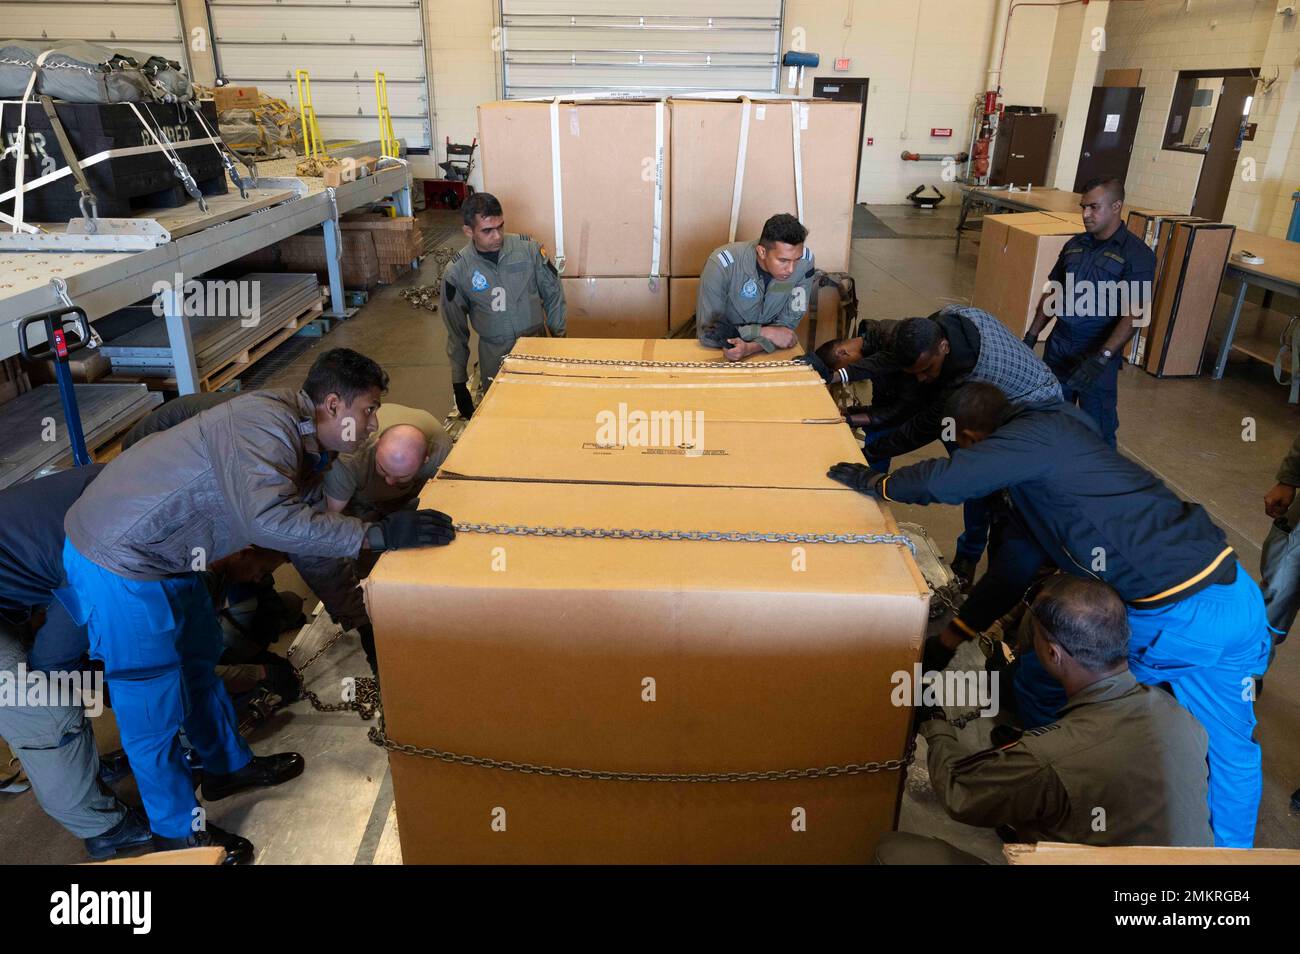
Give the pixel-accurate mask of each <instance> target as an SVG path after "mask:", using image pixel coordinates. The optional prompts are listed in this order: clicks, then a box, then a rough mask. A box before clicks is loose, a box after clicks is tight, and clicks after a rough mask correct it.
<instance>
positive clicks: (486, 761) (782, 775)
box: [366, 712, 916, 783]
mask: <svg viewBox="0 0 1300 954" xmlns="http://www.w3.org/2000/svg"><path fill="white" fill-rule="evenodd" d="M366 735H367V737H368V738H369V739H370V741H371V742H373V743H374V744H375V745H378V746H379V747H381V748H384V749H387V750H388V751H389V752H400V753H401V754H403V755H418V756H420V757H421V758H426V759H437V760H438V761H440V762H452V763H455V764H458V765H472V766H475V767H476V768H488V769H498V770H500V771H502V772H518V773H520V774H521V775H548V776H553V777H556V778H581V779H589V780H595V781H599V782H670V783H671V782H705V783H718V782H795V781H799V780H800V779H808V778H841V777H843V776H846V775H875V774H877V773H880V772H905V771H907V767H908V766H909V765H911V764H912V759H913V757H914V756H915V754H916V737H915V736H913V737H912V739H911V740H910V741H909V742H908V744H907V749H906V751H904V753H903V757H902V758H898V759H886V760H885V761H883V762H849V763H848V764H846V765H825V766H822V767H820V768H804V769H768V770H766V771H754V772H606V771H601V770H599V769H578V768H563V767H560V766H555V765H534V764H530V763H528V762H509V761H505V760H504V759H490V758H484V757H482V756H477V755H462V754H460V753H458V752H447V751H444V750H442V749H435V748H430V747H427V746H419V745H403V744H402V743H401V742H395V741H394V740H392V739H390V738H389V737H388V733H387V730H386V727H385V725H384V717H383V713H382V712H381V713H380V716H379V725H377V726H371V727H370V730H369V731H368V732H367V733H366Z"/></svg>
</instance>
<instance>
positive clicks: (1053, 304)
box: [1025, 179, 1156, 447]
mask: <svg viewBox="0 0 1300 954" xmlns="http://www.w3.org/2000/svg"><path fill="white" fill-rule="evenodd" d="M1079 208H1080V209H1082V210H1083V227H1084V229H1085V231H1084V232H1083V233H1082V234H1080V235H1076V236H1074V237H1073V238H1072V239H1070V241H1068V242H1066V243H1065V248H1063V249H1061V255H1060V257H1059V258H1058V259H1057V260H1056V265H1055V267H1054V268H1053V269H1052V271H1051V273H1050V274H1049V275H1048V280H1049V281H1050V282H1051V283H1052V284H1051V285H1050V286H1049V289H1048V291H1047V292H1046V293H1045V294H1044V295H1043V296H1042V298H1040V299H1039V302H1038V309H1037V311H1035V313H1034V320H1033V321H1032V322H1030V325H1029V329H1028V331H1027V333H1026V334H1025V344H1027V345H1029V346H1030V347H1031V348H1032V347H1033V346H1034V344H1035V343H1036V342H1037V341H1038V335H1039V334H1040V333H1041V332H1042V330H1043V328H1044V327H1046V325H1047V323H1048V321H1050V320H1051V319H1052V318H1055V319H1056V327H1055V328H1053V329H1052V333H1051V335H1050V336H1049V337H1048V339H1047V347H1046V349H1045V351H1044V352H1043V361H1044V362H1045V363H1046V364H1047V366H1048V367H1049V368H1051V369H1052V372H1053V373H1054V374H1055V375H1056V376H1057V378H1058V379H1060V382H1061V388H1062V390H1063V391H1064V392H1065V400H1066V402H1067V403H1070V404H1078V405H1079V408H1080V410H1082V411H1083V412H1084V413H1085V414H1087V415H1088V416H1089V417H1091V418H1092V419H1093V420H1094V421H1096V422H1097V426H1098V428H1100V429H1101V436H1102V438H1103V439H1104V440H1105V441H1106V443H1107V444H1109V445H1110V446H1111V447H1114V446H1115V432H1116V431H1117V430H1118V429H1119V414H1118V413H1117V410H1116V404H1117V399H1118V396H1119V366H1120V364H1121V362H1122V361H1123V358H1122V357H1121V356H1120V351H1121V350H1122V349H1123V348H1124V345H1125V344H1126V343H1127V342H1128V340H1129V339H1130V338H1132V337H1133V332H1134V330H1135V329H1136V328H1137V327H1139V326H1141V325H1144V324H1146V318H1145V317H1144V316H1146V315H1147V308H1148V306H1149V303H1150V301H1151V283H1152V282H1153V281H1154V279H1155V267H1156V257H1155V253H1153V252H1152V251H1151V249H1149V248H1147V246H1146V243H1144V242H1143V241H1142V240H1141V239H1139V238H1138V237H1137V236H1136V235H1134V234H1133V233H1132V232H1130V231H1129V230H1128V229H1127V228H1125V227H1124V219H1123V214H1122V213H1123V209H1124V185H1123V183H1121V182H1120V181H1119V180H1118V179H1092V180H1089V181H1088V182H1086V183H1084V186H1083V193H1082V195H1081V196H1080V197H1079Z"/></svg>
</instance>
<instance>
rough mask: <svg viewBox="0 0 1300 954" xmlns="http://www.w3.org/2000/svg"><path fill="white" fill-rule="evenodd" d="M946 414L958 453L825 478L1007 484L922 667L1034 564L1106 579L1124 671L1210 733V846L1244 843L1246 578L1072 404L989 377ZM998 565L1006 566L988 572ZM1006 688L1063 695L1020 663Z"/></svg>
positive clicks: (1250, 750)
mask: <svg viewBox="0 0 1300 954" xmlns="http://www.w3.org/2000/svg"><path fill="white" fill-rule="evenodd" d="M951 412H952V414H953V417H954V418H955V420H956V427H957V444H958V447H959V450H958V451H957V452H956V453H955V454H953V456H952V458H951V459H949V460H942V459H935V460H928V461H925V462H923V463H920V464H914V465H912V466H910V467H904V468H902V469H901V470H898V471H895V472H894V473H892V474H888V475H882V474H878V473H874V472H872V471H871V470H870V469H868V468H867V467H865V466H864V465H861V464H852V463H843V464H837V465H835V467H833V468H832V469H831V471H830V474H829V476H830V477H831V478H833V479H834V480H837V481H839V482H840V483H843V484H845V485H846V486H849V487H851V488H853V489H854V490H857V491H859V492H861V493H865V494H868V495H871V496H874V497H877V498H880V499H884V500H893V501H898V502H901V503H913V504H930V503H947V504H957V503H961V502H963V501H965V500H969V499H971V498H973V497H986V496H988V495H989V494H992V493H995V492H997V491H999V490H1005V491H1006V496H1007V498H1008V499H1009V501H1010V506H1011V508H1012V513H1011V526H1012V527H1013V530H1012V532H1009V533H1006V534H1004V535H1003V536H1002V538H1001V539H1000V540H999V541H998V542H997V546H996V549H995V550H994V551H992V552H991V555H990V571H989V573H988V574H986V576H985V577H984V578H982V579H981V580H980V583H979V584H977V585H976V587H975V590H973V591H972V593H971V597H970V601H968V604H967V606H970V607H971V608H970V609H967V606H963V607H962V610H961V611H960V612H959V613H958V616H957V618H956V619H954V621H953V623H952V624H950V625H949V627H948V628H947V629H945V630H944V631H943V632H942V633H940V634H939V635H938V636H936V637H933V640H934V641H932V642H928V643H927V645H926V661H925V666H926V668H927V669H942V668H944V667H945V666H946V665H947V664H948V663H949V662H950V661H951V659H952V655H953V653H954V652H955V650H956V648H957V646H958V645H959V644H960V642H961V641H962V640H963V639H967V638H970V637H971V636H973V635H975V634H976V633H978V632H979V630H980V629H982V628H984V626H986V625H987V624H988V623H991V622H992V621H993V619H995V618H997V617H998V616H1000V615H1002V614H1003V613H1005V612H1006V611H1008V610H1009V609H1011V608H1012V607H1013V606H1014V604H1015V602H1016V600H1018V599H1020V598H1021V596H1022V594H1023V593H1024V591H1025V589H1026V588H1027V587H1028V585H1029V583H1030V581H1031V579H1030V578H1031V577H1032V574H1033V573H1034V572H1035V571H1036V570H1037V569H1038V568H1039V567H1040V566H1041V565H1043V564H1045V563H1050V564H1054V565H1055V566H1056V567H1057V568H1059V569H1060V570H1062V571H1064V572H1066V573H1071V574H1074V575H1076V576H1091V577H1094V578H1096V579H1099V580H1102V581H1104V582H1106V583H1108V584H1110V585H1111V586H1112V587H1113V588H1114V589H1115V591H1116V592H1118V593H1119V595H1120V597H1121V598H1122V599H1123V600H1124V602H1125V604H1126V605H1127V607H1128V619H1129V628H1130V630H1131V640H1130V643H1129V667H1130V669H1131V670H1132V672H1133V674H1134V675H1135V676H1136V677H1137V679H1138V681H1140V682H1144V683H1147V684H1162V683H1163V684H1167V685H1169V687H1170V688H1171V689H1172V691H1173V693H1174V695H1175V697H1177V699H1178V701H1179V702H1181V703H1182V704H1183V705H1184V706H1186V707H1187V708H1188V709H1189V710H1190V711H1191V713H1192V714H1193V715H1194V716H1196V718H1197V719H1199V720H1200V722H1201V724H1202V725H1203V726H1204V727H1205V730H1206V732H1207V733H1208V735H1209V743H1210V744H1209V763H1210V795H1209V801H1210V823H1211V826H1212V827H1213V829H1214V838H1215V844H1216V845H1219V846H1222V847H1229V848H1249V847H1251V845H1252V843H1253V842H1254V836H1255V820H1256V815H1257V813H1258V810H1259V800H1260V796H1261V794H1262V790H1263V774H1262V770H1261V761H1260V751H1259V746H1258V744H1256V742H1255V741H1254V739H1253V738H1252V732H1253V730H1254V727H1255V709H1254V679H1253V677H1254V676H1255V675H1256V674H1257V673H1260V672H1263V670H1264V668H1265V667H1266V666H1267V664H1268V652H1269V646H1270V644H1271V640H1270V638H1269V633H1268V625H1267V621H1266V619H1265V615H1264V600H1263V597H1262V596H1261V595H1260V591H1259V587H1258V586H1256V585H1255V582H1254V580H1252V579H1251V578H1250V576H1249V575H1248V574H1247V573H1246V571H1245V569H1244V568H1243V567H1242V566H1241V564H1240V563H1239V562H1238V560H1237V558H1236V554H1235V553H1234V552H1233V550H1232V548H1231V547H1230V546H1228V545H1227V541H1226V539H1225V537H1224V535H1223V531H1222V530H1220V529H1219V528H1218V527H1217V526H1215V525H1214V523H1213V522H1211V520H1210V518H1209V516H1208V515H1207V514H1206V513H1205V511H1204V509H1203V508H1202V507H1200V506H1199V505H1196V504H1189V503H1186V502H1185V501H1183V500H1180V499H1179V498H1178V497H1177V496H1176V495H1175V494H1174V493H1173V492H1172V491H1170V490H1169V488H1168V487H1166V486H1165V485H1164V484H1163V483H1162V482H1161V481H1160V480H1159V479H1158V478H1157V477H1155V476H1154V475H1153V474H1151V473H1150V472H1149V471H1147V470H1146V469H1145V468H1143V467H1141V466H1139V465H1138V464H1135V463H1133V462H1132V461H1130V460H1128V459H1127V458H1125V457H1123V456H1121V455H1120V454H1118V453H1116V452H1115V451H1113V450H1111V448H1110V447H1109V446H1108V445H1107V444H1106V442H1105V440H1104V439H1103V438H1102V437H1101V436H1100V434H1098V432H1097V426H1096V424H1095V422H1093V421H1092V420H1091V419H1090V418H1088V417H1087V416H1086V415H1084V414H1083V413H1082V412H1080V411H1079V410H1078V409H1076V408H1074V407H1071V406H1068V405H1065V404H1058V405H1055V406H1045V407H1038V408H1023V407H1022V408H1016V407H1014V406H1012V405H1011V404H1010V402H1008V401H1007V399H1006V396H1005V395H1003V394H1002V392H1001V391H999V390H998V389H997V388H996V387H993V386H991V385H988V384H969V385H967V386H966V387H965V388H963V389H962V390H961V391H960V392H959V393H958V394H957V395H956V396H955V398H954V400H953V402H952V405H951ZM999 563H1005V564H1006V565H1008V566H1010V567H1012V568H1014V572H1005V573H999V572H998V571H997V570H998V568H997V567H995V564H999ZM1017 574H1019V576H1020V579H1016V576H1017ZM1017 587H1019V589H1017ZM989 614H992V615H989ZM1026 662H1027V659H1026ZM1015 687H1016V694H1017V697H1018V699H1020V700H1021V703H1022V704H1021V711H1022V713H1023V712H1024V711H1025V710H1026V709H1028V710H1029V711H1034V710H1035V709H1037V711H1039V712H1050V713H1051V715H1050V717H1049V718H1048V721H1051V719H1052V718H1054V717H1055V712H1056V710H1057V709H1058V708H1059V707H1060V705H1061V704H1063V703H1064V701H1065V695H1064V691H1063V690H1062V689H1061V687H1060V685H1059V684H1057V683H1055V681H1054V680H1051V679H1050V678H1049V677H1048V676H1047V674H1046V673H1045V671H1043V670H1042V668H1041V666H1040V667H1033V668H1031V667H1029V666H1028V665H1026V666H1022V668H1021V671H1020V672H1019V673H1018V675H1017V680H1016V686H1015ZM1158 754H1159V753H1158V752H1156V751H1153V752H1152V756H1153V757H1157V756H1158Z"/></svg>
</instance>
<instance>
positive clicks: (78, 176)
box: [41, 94, 99, 232]
mask: <svg viewBox="0 0 1300 954" xmlns="http://www.w3.org/2000/svg"><path fill="white" fill-rule="evenodd" d="M41 108H42V109H44V110H45V117H46V118H47V119H48V120H49V121H50V128H51V129H52V130H54V138H55V139H56V140H57V141H58V143H59V148H60V149H61V150H63V158H64V160H65V161H66V162H67V163H68V168H69V169H70V170H71V172H72V178H73V179H75V180H76V181H77V194H78V195H79V196H80V199H79V200H78V205H79V206H80V207H81V214H82V216H84V217H85V218H86V219H87V220H88V221H87V227H88V228H89V229H90V231H92V232H93V231H95V225H94V220H95V219H97V218H99V211H98V203H97V202H96V201H95V193H94V190H92V189H91V188H90V183H89V182H87V181H86V173H85V172H83V171H82V168H81V164H80V163H79V162H78V161H77V153H76V150H74V149H73V148H72V143H71V142H69V141H68V133H67V131H66V130H65V129H64V128H63V122H62V121H61V120H60V119H59V114H58V112H57V111H55V109H54V100H52V99H50V97H48V96H45V95H43V94H42V96H41Z"/></svg>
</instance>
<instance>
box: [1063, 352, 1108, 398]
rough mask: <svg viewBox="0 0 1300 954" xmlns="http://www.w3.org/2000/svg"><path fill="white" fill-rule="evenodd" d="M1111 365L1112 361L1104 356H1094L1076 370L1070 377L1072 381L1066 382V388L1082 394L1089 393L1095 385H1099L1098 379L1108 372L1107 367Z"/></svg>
mask: <svg viewBox="0 0 1300 954" xmlns="http://www.w3.org/2000/svg"><path fill="white" fill-rule="evenodd" d="M1109 363H1110V359H1109V358H1107V357H1105V356H1104V355H1100V354H1095V355H1093V356H1092V357H1091V358H1089V359H1088V360H1087V361H1085V362H1083V364H1081V365H1079V366H1078V367H1077V368H1075V369H1074V374H1072V375H1070V380H1068V381H1066V382H1065V386H1066V388H1068V389H1069V390H1071V391H1077V392H1079V393H1080V394H1086V393H1088V392H1089V391H1091V390H1092V387H1093V385H1094V384H1096V383H1097V379H1098V378H1100V377H1101V375H1102V372H1103V371H1105V370H1106V365H1107V364H1109Z"/></svg>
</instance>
